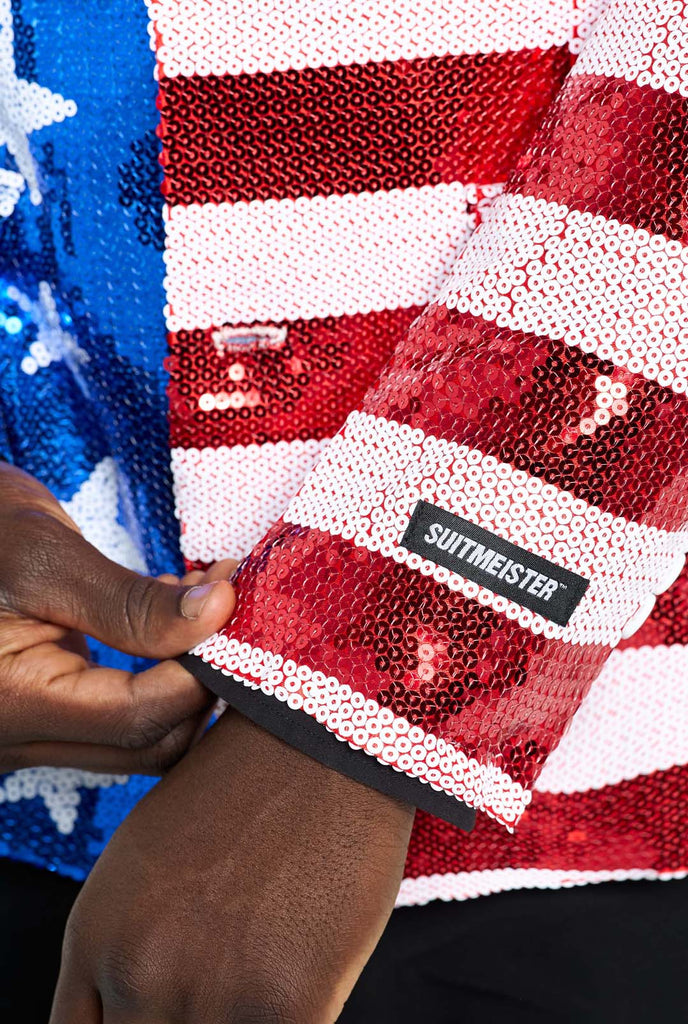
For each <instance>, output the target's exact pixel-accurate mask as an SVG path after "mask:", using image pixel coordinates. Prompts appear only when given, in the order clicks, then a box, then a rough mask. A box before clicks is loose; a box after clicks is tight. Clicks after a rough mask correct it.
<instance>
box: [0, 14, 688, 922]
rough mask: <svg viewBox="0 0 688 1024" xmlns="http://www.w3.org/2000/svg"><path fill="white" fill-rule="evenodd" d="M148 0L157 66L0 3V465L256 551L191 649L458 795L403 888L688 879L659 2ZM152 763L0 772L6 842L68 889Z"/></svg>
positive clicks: (98, 503)
mask: <svg viewBox="0 0 688 1024" xmlns="http://www.w3.org/2000/svg"><path fill="white" fill-rule="evenodd" d="M146 7H147V9H148V15H149V26H148V27H149V30H150V42H151V44H152V47H153V49H154V51H155V57H156V60H157V83H156V81H154V79H153V75H152V62H151V55H150V53H149V52H147V40H146V38H145V29H146V12H145V11H144V8H143V5H131V4H127V5H125V4H124V3H120V2H117V3H113V4H109V5H99V6H98V17H97V18H93V17H91V14H92V12H90V11H84V12H82V11H80V10H79V9H78V8H77V7H76V6H75V5H73V4H66V3H64V2H63V0H57V2H53V3H50V4H48V3H47V2H46V0H0V26H1V30H0V101H1V102H0V147H2V148H0V155H1V158H2V164H1V165H0V278H1V282H0V291H1V295H0V362H1V363H2V366H1V368H2V380H3V384H2V389H1V390H0V444H1V445H2V449H1V452H2V455H3V456H4V457H6V458H10V459H12V460H13V461H15V462H16V463H17V464H19V465H22V466H24V467H25V468H27V469H28V470H29V471H30V472H33V473H35V474H36V475H38V476H39V477H41V479H43V480H45V482H46V483H48V485H49V486H51V487H52V489H53V490H54V491H55V493H56V494H57V496H58V497H59V499H60V500H61V501H62V502H63V505H64V507H65V508H66V510H67V511H68V512H69V513H70V514H71V515H72V516H73V518H74V519H75V520H76V521H77V522H78V523H79V525H80V526H81V528H82V529H83V530H84V532H85V533H86V535H87V536H88V537H89V538H90V539H91V540H93V542H94V543H97V544H98V545H99V546H100V547H101V548H102V549H103V550H105V551H106V552H107V553H108V554H110V556H111V557H114V558H116V559H117V560H119V561H121V562H123V563H124V564H129V565H131V566H132V567H134V568H138V569H141V570H145V571H164V570H169V569H175V568H177V567H178V566H179V549H178V543H179V542H178V537H177V525H179V526H180V528H181V551H182V553H183V555H184V557H185V559H186V562H187V564H188V565H204V564H207V563H209V562H212V561H213V560H214V559H216V558H218V557H222V556H223V555H227V554H231V555H235V556H243V555H245V554H247V553H248V552H250V551H251V549H253V553H252V554H251V555H250V557H249V559H248V561H247V562H246V564H245V565H244V567H243V570H242V572H241V575H240V577H239V582H238V585H239V589H240V604H239V611H238V615H237V617H236V619H235V620H234V621H233V622H232V623H231V624H230V625H229V627H228V628H227V629H226V630H225V631H223V633H222V634H221V635H219V636H218V637H215V638H212V639H211V640H210V641H209V642H208V643H207V644H205V645H203V646H202V647H201V648H200V649H199V650H198V651H197V654H196V664H197V666H198V670H199V672H200V673H209V674H210V677H212V678H213V679H215V680H216V681H219V682H217V688H218V689H222V690H223V692H225V695H226V696H228V697H229V698H230V700H231V694H232V691H234V692H238V691H241V693H242V694H248V697H249V698H250V699H254V698H255V700H258V699H259V698H260V699H261V700H263V701H265V702H267V704H268V705H269V706H270V707H274V708H276V709H278V712H276V713H278V714H279V716H280V720H281V721H283V722H287V723H290V722H292V723H294V733H293V735H292V740H293V742H295V743H296V742H300V739H299V738H298V737H300V735H301V733H300V731H299V727H298V725H297V723H299V722H303V721H304V720H308V722H309V723H312V724H313V727H314V728H315V729H317V730H320V731H321V733H322V735H324V736H327V737H330V738H332V737H337V739H338V740H339V741H340V746H342V747H346V748H347V749H348V750H350V751H351V752H352V756H354V757H355V758H357V759H358V760H360V761H366V762H367V761H370V762H375V763H377V764H378V766H379V765H382V766H386V768H385V769H383V770H386V771H389V772H390V774H391V773H393V774H394V775H395V777H398V778H399V779H402V780H407V781H408V784H409V785H411V787H412V790H409V798H410V799H415V798H416V796H417V795H418V793H419V791H425V792H432V793H433V794H434V795H435V798H436V799H439V800H441V801H442V800H443V801H445V804H444V806H450V805H451V806H453V805H455V804H458V803H459V802H465V803H467V804H469V805H471V806H473V807H476V808H478V809H480V810H482V811H485V812H487V813H484V814H479V815H478V822H477V825H476V828H475V830H474V832H473V833H471V834H470V835H467V834H466V833H465V832H461V831H459V830H457V829H456V828H455V827H454V826H453V825H451V824H448V823H446V822H444V821H441V820H440V819H439V818H437V817H433V816H431V815H430V814H427V813H425V812H424V811H419V813H418V816H417V822H416V827H415V830H414V834H413V837H412V842H411V846H410V849H409V857H408V862H407V867H406V877H405V880H404V882H403V885H402V889H401V892H400V895H399V902H400V903H401V904H413V903H423V902H426V901H427V900H429V899H435V898H443V899H454V898H458V899H460V898H466V897H469V896H475V895H479V894H486V893H490V892H495V891H499V890H501V889H508V888H514V887H527V886H545V887H546V886H561V885H570V884H577V883H580V884H583V883H589V882H595V881H605V880H610V879H616V878H638V877H644V878H671V877H676V876H678V875H680V874H682V873H685V871H686V850H685V842H684V839H683V833H684V831H685V830H684V829H683V827H682V826H683V822H684V819H685V814H684V812H683V810H682V802H683V797H684V790H685V786H686V777H687V776H686V769H685V765H686V763H688V749H687V740H686V735H687V734H686V731H685V729H684V728H683V727H682V723H683V722H685V720H686V714H685V711H686V710H687V709H686V707H685V702H686V698H685V684H684V682H683V681H684V679H685V678H686V671H685V669H686V664H685V652H686V650H688V636H687V635H686V634H687V632H688V626H687V625H686V623H687V622H688V619H687V618H686V616H687V614H688V612H687V608H688V603H687V600H688V599H687V597H686V595H687V594H688V584H687V583H686V580H687V579H688V577H687V576H686V573H685V572H683V574H682V575H680V573H681V568H682V565H683V555H684V552H685V550H686V548H687V547H688V540H687V538H686V532H685V529H684V527H685V522H686V500H687V498H686V487H685V456H684V448H685V401H686V399H685V382H686V380H687V379H688V370H687V351H686V336H687V331H688V325H687V324H686V322H685V319H686V309H687V306H686V266H688V263H687V262H686V260H685V259H684V255H685V252H686V249H685V245H686V240H685V237H684V234H685V212H684V207H685V200H684V191H685V184H684V179H685V172H684V166H685V138H684V137H685V112H684V92H685V89H684V85H685V75H686V65H687V61H686V22H687V18H688V15H687V12H686V5H685V4H684V3H670V4H664V3H662V4H656V3H655V4H653V3H651V2H649V0H645V2H640V0H630V2H626V3H618V2H617V3H614V4H612V5H611V6H610V5H609V3H608V0H576V2H574V0H550V2H544V0H513V2H509V3H496V2H493V0H462V2H461V3H458V4H457V3H447V2H443V0H428V2H425V0H421V2H419V0H413V2H411V0H395V2H394V3H392V2H388V0H365V2H363V0H360V2H359V0H353V2H348V3H331V4H327V5H324V6H323V5H314V4H312V3H310V2H309V0H291V2H290V3H272V2H268V3H266V2H264V0H260V2H258V0H203V2H198V3H194V4H189V3H186V2H182V0H148V2H147V4H146ZM608 7H610V10H609V11H608V13H607V14H606V15H605V10H606V9H607V8H608ZM112 40H117V46H118V51H117V52H118V60H117V62H104V61H103V60H102V53H103V52H104V51H106V50H108V51H109V50H110V49H111V48H112ZM569 71H571V74H570V75H569V76H568V77H567V74H568V72H569ZM156 90H157V93H158V96H157V100H158V108H159V109H158V110H156V108H155V95H156ZM158 119H159V125H158ZM104 123H107V131H106V132H104V131H103V124H104ZM156 125H158V127H157V133H156ZM159 156H160V161H161V164H162V167H161V165H160V163H159V162H158V157H159ZM161 181H162V194H161V192H160V185H161ZM161 214H162V216H161ZM161 250H164V251H162V252H161ZM457 257H458V259H457ZM163 276H164V282H163ZM163 285H164V294H163ZM163 306H164V309H163ZM163 315H164V318H165V319H166V324H167V341H168V346H169V347H168V348H167V349H166V347H165V338H164V323H163ZM352 409H353V410H355V411H354V412H353V413H352V412H351V410H352ZM167 412H169V415H168V416H166V413H167ZM345 421H346V423H345V426H344V428H343V429H340V428H341V427H342V423H344V422H345ZM168 430H169V434H168ZM170 449H171V452H170ZM170 469H171V474H170ZM171 478H173V479H174V499H173V496H172V488H171ZM304 478H305V483H303V484H302V482H303V481H304ZM173 500H174V503H175V505H176V508H175V509H173ZM419 500H424V501H426V502H428V503H430V504H431V505H433V504H434V505H436V506H438V507H439V508H442V509H445V510H449V511H452V512H454V513H455V514H458V515H460V516H462V517H464V518H465V519H466V520H468V521H470V522H472V523H474V524H476V525H478V526H481V527H482V528H483V529H486V530H488V531H492V532H493V533H494V534H495V535H496V536H499V537H501V538H502V539H504V540H508V541H510V542H511V543H513V544H515V545H517V546H520V548H521V549H523V550H524V551H527V552H529V553H530V554H532V555H538V556H540V557H542V558H544V559H546V560H549V562H551V563H554V564H556V565H558V566H560V567H561V568H564V569H566V570H568V571H569V572H576V573H578V574H580V575H582V576H583V577H584V578H585V579H587V580H589V586H588V589H587V591H586V594H585V596H584V598H583V600H582V601H581V604H580V605H579V607H578V608H577V609H576V611H575V612H574V615H573V617H572V618H571V619H570V621H569V622H568V624H566V625H564V626H561V625H558V624H556V623H554V622H552V621H551V620H549V619H547V618H545V617H543V616H541V615H538V614H537V613H535V612H533V611H532V609H531V608H529V607H527V606H525V605H520V604H519V603H518V602H516V601H513V600H509V599H507V598H505V597H504V596H503V595H501V594H499V593H497V592H495V591H492V590H489V589H487V588H485V587H483V586H480V585H478V584H476V583H475V582H474V581H473V580H470V579H467V578H465V577H462V576H459V575H458V574H457V573H452V572H450V571H449V570H447V569H446V568H444V567H443V566H442V565H440V564H438V563H433V562H430V561H429V560H427V559H424V558H421V557H420V556H418V555H417V554H415V553H414V552H412V551H409V550H408V549H407V548H405V547H404V546H403V545H402V544H401V543H400V540H401V537H402V536H403V533H404V530H405V528H406V525H407V524H408V521H409V518H410V515H411V513H412V511H413V509H414V507H415V505H416V504H417V502H418V501H419ZM285 508H286V509H287V511H286V513H284V509H285ZM175 514H176V517H177V519H178V520H179V524H177V523H176V521H175V518H174V516H175ZM677 576H678V580H676V577H677ZM95 656H96V657H98V658H102V659H104V660H116V656H115V655H114V654H113V653H112V652H106V651H96V652H95ZM206 678H208V677H207V676H206ZM257 706H258V705H256V707H257ZM568 723H570V727H569V729H568V732H567V731H566V729H567V724H568ZM288 728H289V726H288V725H287V726H285V729H287V730H288ZM563 733H565V735H564V737H563V739H561V737H562V734H563ZM332 742H335V743H336V740H333V741H332ZM148 786H149V783H148V782H146V781H144V780H129V781H128V782H127V781H126V780H125V779H123V778H118V777H109V778H106V777H99V776H86V775H85V774H84V773H75V772H64V773H58V772H50V771H47V770H45V769H35V770H32V771H31V772H23V773H15V774H14V775H12V776H8V777H5V778H3V779H2V780H0V829H1V833H2V834H1V841H0V853H3V854H4V853H9V854H10V855H12V856H16V857H20V858H23V859H27V860H31V861H33V862H34V863H39V864H43V865H46V866H48V867H50V868H52V869H56V870H58V871H62V872H65V873H68V874H72V875H74V876H75V877H82V876H83V874H84V873H85V872H86V871H87V870H88V868H89V866H90V865H91V864H92V862H93V859H94V858H95V856H96V855H97V853H98V852H99V850H100V849H101V848H102V845H103V843H104V842H105V841H106V840H107V838H108V836H109V835H110V834H111V832H112V830H113V828H114V827H115V826H116V824H117V823H118V821H119V820H121V818H122V817H123V816H124V814H125V813H126V812H127V810H128V809H129V808H130V807H131V806H132V805H133V803H134V802H135V800H136V799H137V798H138V796H139V795H140V794H141V793H142V792H144V791H145V789H146V788H147V787H148ZM413 787H415V788H413ZM418 802H419V803H421V804H422V799H419V800H418ZM435 806H437V805H435ZM519 818H520V822H519V824H518V827H517V828H516V830H515V832H513V834H512V833H511V832H509V831H507V830H506V829H505V828H504V825H507V826H508V827H509V829H513V828H514V826H515V825H516V822H517V820H518V819H519Z"/></svg>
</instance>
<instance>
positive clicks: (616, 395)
mask: <svg viewBox="0 0 688 1024" xmlns="http://www.w3.org/2000/svg"><path fill="white" fill-rule="evenodd" d="M411 381H412V384H411V383H410V382H411ZM364 408H365V411H366V412H368V413H371V414H373V415H375V416H385V417H388V418H390V419H394V420H396V421H397V422H402V423H407V424H409V425H410V426H413V427H420V428H421V429H422V430H423V431H424V433H426V434H435V435H437V436H440V437H447V438H449V439H451V440H456V441H458V442H459V443H461V444H467V445H469V446H470V447H475V448H479V449H480V450H481V451H482V452H484V453H486V454H490V455H495V456H496V457H498V458H499V459H501V460H502V461H504V462H508V463H510V464H512V465H513V466H515V467H516V468H517V469H523V470H525V471H526V472H528V473H530V474H532V475H534V476H538V477H541V478H543V479H545V480H547V481H548V482H549V483H553V484H556V485H557V486H558V487H560V488H561V489H563V490H567V491H571V492H572V493H573V494H575V495H576V496H577V497H579V498H582V499H584V500H585V501H587V502H588V503H589V504H591V505H601V506H602V507H603V508H604V510H605V511H607V512H611V513H613V514H614V515H620V516H624V517H626V518H629V519H642V521H643V522H644V523H645V524H647V525H652V526H658V527H660V528H663V529H670V530H671V529H678V528H680V527H681V526H682V525H683V523H684V522H685V520H686V516H687V512H688V509H687V505H688V493H684V494H682V495H681V494H680V493H677V495H676V500H675V501H673V502H670V501H667V500H666V498H667V492H666V487H667V482H668V481H669V480H671V478H672V477H673V476H674V474H675V471H676V467H677V466H678V465H681V464H682V463H684V462H685V459H686V453H685V436H684V433H685V432H684V429H683V424H684V423H685V422H686V420H687V418H688V400H687V399H686V398H685V397H684V396H682V395H677V394H675V393H674V392H672V391H669V390H668V389H666V388H662V387H660V386H659V385H658V384H656V383H655V382H654V381H649V380H647V379H645V378H644V377H641V376H640V375H639V374H633V373H630V372H628V371H627V370H625V369H623V368H621V367H616V366H615V365H614V364H613V363H612V362H609V361H607V360H601V359H599V358H598V357H597V356H596V355H595V354H594V353H591V352H587V353H586V352H583V351H581V349H580V348H574V347H570V346H568V345H566V344H565V343H564V342H562V341H558V340H551V339H549V338H538V337H535V336H534V335H532V334H526V333H525V332H523V331H519V330H514V329H512V328H510V327H498V326H497V324H496V323H494V322H488V321H485V320H483V319H482V318H480V317H476V316H473V315H472V314H471V313H457V312H456V311H453V310H448V309H447V308H446V307H445V306H435V307H432V308H431V309H429V310H428V311H426V313H425V314H424V315H423V317H422V319H419V320H418V321H417V324H416V325H415V326H414V327H412V328H411V330H410V332H409V334H408V336H407V337H406V338H405V339H404V341H403V343H402V344H401V345H400V346H399V347H398V349H397V351H396V352H395V355H394V359H393V361H392V362H391V363H390V365H389V368H388V369H387V370H386V371H385V372H384V373H383V376H382V378H381V381H380V383H379V384H378V385H377V387H376V388H375V391H374V392H372V393H371V394H370V395H369V397H368V399H367V400H366V402H365V405H364ZM647 453H651V454H652V458H651V459H645V458H643V455H644V454H647ZM660 499H661V505H659V503H660Z"/></svg>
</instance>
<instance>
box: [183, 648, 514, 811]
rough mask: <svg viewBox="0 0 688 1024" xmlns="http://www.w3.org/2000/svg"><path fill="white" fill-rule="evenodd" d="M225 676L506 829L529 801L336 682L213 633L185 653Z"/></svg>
mask: <svg viewBox="0 0 688 1024" xmlns="http://www.w3.org/2000/svg"><path fill="white" fill-rule="evenodd" d="M191 653H192V654H195V655H197V656H198V657H200V658H202V659H203V661H205V662H206V663H208V664H210V665H212V666H213V668H215V669H218V670H219V671H220V672H223V673H224V674H225V675H232V676H235V677H237V678H238V679H241V680H242V681H243V683H244V685H245V686H247V687H249V688H252V689H260V690H261V691H262V692H263V693H264V694H265V695H266V696H269V697H274V698H275V699H276V700H278V701H282V702H283V703H285V704H286V706H287V707H288V708H290V709H291V710H292V711H294V712H297V711H303V712H305V714H307V715H310V716H311V717H312V718H315V720H316V721H317V722H319V723H320V724H321V725H323V726H324V727H325V728H326V729H328V731H330V732H332V733H334V735H335V736H337V738H338V739H340V740H342V741H343V742H346V743H348V744H349V746H350V747H352V748H353V749H354V750H362V751H364V752H365V753H366V754H368V755H369V756H371V757H375V758H376V759H377V760H378V761H380V763H381V764H386V765H389V766H390V767H392V768H394V769H395V770H396V771H400V772H405V773H406V774H407V775H409V776H411V777H412V778H414V779H418V780H419V781H420V782H423V783H427V784H428V785H429V786H431V787H432V789H436V790H438V791H442V792H444V793H447V794H448V795H451V796H454V797H456V798H457V799H458V800H462V801H463V802H464V803H466V804H468V806H469V807H475V808H478V809H480V810H483V811H485V812H486V813H487V814H489V815H490V816H491V817H495V818H497V819H498V820H499V821H500V822H502V823H503V824H505V825H512V824H513V823H514V822H516V821H517V820H518V818H519V817H520V816H521V814H522V813H523V811H524V810H525V808H526V807H527V805H528V802H529V800H530V794H529V793H528V792H527V791H526V790H525V789H524V787H523V786H521V785H520V784H519V783H518V782H515V781H514V780H513V779H512V778H511V777H510V776H509V775H508V774H506V773H505V772H503V771H501V770H500V769H499V768H498V767H497V766H496V765H491V764H485V763H481V762H480V761H478V760H477V759H476V758H469V757H468V756H467V755H466V754H465V753H464V752H463V751H462V750H460V749H459V748H457V747H455V746H454V745H453V744H451V743H447V742H446V741H445V740H444V739H442V738H441V737H437V736H434V735H433V734H432V733H430V732H426V730H424V729H422V728H420V727H419V726H412V725H409V722H408V720H407V719H406V718H404V717H402V716H399V715H395V714H394V713H393V712H392V711H391V710H390V709H389V708H385V707H381V706H380V704H379V703H378V702H377V701H375V700H371V699H370V698H369V697H367V696H366V694H365V693H362V692H361V691H358V690H353V689H352V688H351V686H349V685H348V684H347V683H342V682H341V681H340V680H339V679H337V678H336V677H334V676H326V675H325V673H324V672H319V671H317V670H316V671H313V670H312V669H310V668H309V667H308V666H307V665H305V664H300V665H299V664H297V663H296V662H295V661H293V660H291V659H287V660H285V659H284V658H283V657H282V656H281V655H279V654H274V653H272V652H270V651H264V650H261V648H260V647H252V646H250V645H249V644H247V643H241V642H240V641H239V640H237V639H234V638H232V637H230V638H228V637H227V636H225V635H223V634H222V633H219V634H215V635H214V636H212V637H210V638H209V639H208V640H206V641H204V643H202V644H199V645H198V647H195V648H194V650H193V651H192V652H191Z"/></svg>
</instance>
